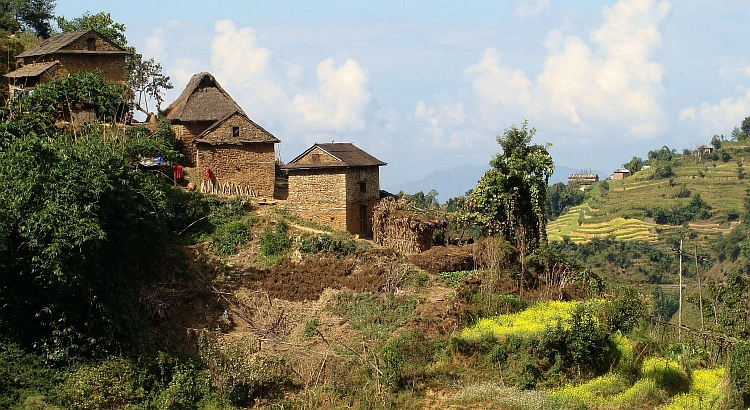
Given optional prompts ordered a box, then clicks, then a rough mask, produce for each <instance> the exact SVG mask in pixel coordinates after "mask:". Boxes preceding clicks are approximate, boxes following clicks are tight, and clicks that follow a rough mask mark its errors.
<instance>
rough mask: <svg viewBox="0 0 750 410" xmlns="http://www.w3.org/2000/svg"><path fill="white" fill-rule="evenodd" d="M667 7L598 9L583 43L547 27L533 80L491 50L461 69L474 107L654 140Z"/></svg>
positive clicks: (628, 4) (624, 0) (641, 1)
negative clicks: (657, 54) (595, 24)
mask: <svg viewBox="0 0 750 410" xmlns="http://www.w3.org/2000/svg"><path fill="white" fill-rule="evenodd" d="M669 10H670V5H669V3H668V2H666V1H661V2H658V1H656V0H620V1H618V2H617V3H616V4H615V5H614V6H612V7H604V9H603V15H604V22H603V24H602V25H601V26H600V27H599V28H598V29H597V30H595V31H593V32H592V33H591V34H590V41H589V42H586V41H585V40H583V39H581V38H580V37H577V36H570V35H565V34H563V33H562V32H561V31H560V30H551V31H550V32H549V33H548V35H547V39H546V40H545V47H546V48H547V53H548V54H547V57H546V60H545V63H544V67H543V70H542V72H541V73H540V74H539V75H538V76H537V77H536V78H535V79H534V81H531V80H529V79H528V76H527V75H526V74H525V73H524V72H523V71H521V70H518V69H513V68H512V67H510V66H508V65H504V64H502V62H501V61H500V55H499V53H498V52H497V51H495V50H493V49H488V50H486V51H485V52H484V53H483V54H482V58H481V59H480V61H479V62H478V63H477V64H475V65H473V66H471V67H469V68H467V69H466V71H465V74H466V76H467V77H469V78H470V79H471V81H472V86H473V89H474V93H475V96H476V97H477V99H478V100H479V104H481V105H484V106H487V107H490V108H488V109H486V110H485V112H486V114H490V115H492V113H493V112H497V111H498V107H503V108H505V107H511V108H513V107H515V108H516V109H519V108H521V109H523V110H524V115H525V116H526V117H527V118H529V117H531V118H533V119H535V120H541V121H548V122H553V123H554V122H559V123H561V124H563V125H565V126H573V127H577V128H579V130H580V131H582V132H587V133H590V134H592V135H593V134H602V133H603V132H604V131H605V130H607V131H608V132H609V133H610V135H611V132H612V130H615V132H616V133H617V134H618V135H623V134H624V135H628V136H632V137H652V136H655V135H657V134H658V133H659V132H660V130H662V129H663V128H665V114H664V109H663V107H662V105H661V102H662V94H663V86H662V74H663V69H662V67H661V65H660V64H658V63H655V62H653V61H650V60H651V55H652V54H653V52H654V51H655V50H657V49H658V48H659V47H660V46H661V41H662V39H661V33H660V31H659V28H658V25H659V23H660V22H661V21H662V20H664V19H665V18H666V17H667V15H668V14H669ZM485 116H486V115H485ZM540 117H541V118H540ZM485 119H486V120H489V119H488V118H485ZM490 119H491V118H490Z"/></svg>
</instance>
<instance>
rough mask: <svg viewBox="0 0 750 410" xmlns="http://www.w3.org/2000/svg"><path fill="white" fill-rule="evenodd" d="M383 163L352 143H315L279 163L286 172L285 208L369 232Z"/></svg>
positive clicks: (322, 221)
mask: <svg viewBox="0 0 750 410" xmlns="http://www.w3.org/2000/svg"><path fill="white" fill-rule="evenodd" d="M383 165H386V163H385V162H383V161H380V160H379V159H377V158H375V157H373V156H372V155H370V154H368V153H366V152H364V151H362V150H361V149H359V148H357V147H356V146H354V144H350V143H331V144H315V145H313V146H312V147H311V148H309V149H308V150H306V151H305V152H303V153H302V154H301V155H300V156H298V157H297V158H295V159H293V160H292V161H290V162H289V164H287V165H285V166H284V167H283V169H284V170H286V171H287V172H288V173H289V196H288V201H289V202H288V207H289V210H290V211H293V212H295V213H296V214H297V215H299V216H300V217H301V218H304V219H308V220H311V221H313V222H315V223H319V224H321V225H327V226H330V227H332V228H334V229H337V230H342V231H348V232H349V233H352V234H359V235H362V236H370V235H371V234H372V215H373V208H374V207H375V205H376V204H377V202H378V201H379V200H380V167H381V166H383Z"/></svg>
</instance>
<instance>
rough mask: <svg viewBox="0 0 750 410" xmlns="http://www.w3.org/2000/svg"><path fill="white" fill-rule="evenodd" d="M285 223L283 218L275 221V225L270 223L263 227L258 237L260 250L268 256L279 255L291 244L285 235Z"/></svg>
mask: <svg viewBox="0 0 750 410" xmlns="http://www.w3.org/2000/svg"><path fill="white" fill-rule="evenodd" d="M287 229H288V227H287V224H286V222H284V221H283V220H278V221H276V224H275V227H272V226H271V225H268V226H266V227H265V228H264V229H263V233H262V234H261V236H260V238H259V242H260V251H261V252H263V254H264V255H266V256H269V257H274V256H280V255H282V254H283V253H285V252H286V251H288V250H289V248H291V246H292V240H291V239H290V238H289V235H287Z"/></svg>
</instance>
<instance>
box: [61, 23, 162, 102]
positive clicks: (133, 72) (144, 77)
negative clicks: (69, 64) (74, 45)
mask: <svg viewBox="0 0 750 410" xmlns="http://www.w3.org/2000/svg"><path fill="white" fill-rule="evenodd" d="M56 21H57V25H58V26H59V27H60V29H61V30H62V31H76V30H89V29H93V30H96V31H97V32H99V33H100V34H101V35H103V36H104V37H106V38H108V39H109V40H111V41H112V42H114V43H115V44H117V45H118V46H120V47H122V48H124V49H126V50H129V51H132V52H133V53H134V54H133V55H132V56H129V57H128V59H127V67H126V70H125V71H126V82H127V84H128V86H129V87H130V89H131V90H132V91H133V100H132V103H133V106H134V108H135V109H137V110H138V111H141V112H143V113H145V114H148V113H149V109H150V108H149V101H155V102H156V109H157V111H160V110H161V104H162V103H163V102H164V92H165V91H166V90H170V89H172V88H173V85H172V83H171V82H170V81H169V77H168V76H165V75H164V74H163V72H162V67H161V64H159V63H157V62H155V61H154V59H153V58H150V59H144V58H143V56H142V55H141V54H138V53H136V50H135V47H131V46H128V40H127V37H126V36H125V25H124V24H122V23H116V22H115V21H114V20H112V16H111V15H110V14H109V13H105V12H100V13H98V14H93V15H92V14H91V13H90V12H88V11H87V12H86V13H84V14H83V16H81V17H78V18H74V19H72V20H67V19H65V17H57V18H56Z"/></svg>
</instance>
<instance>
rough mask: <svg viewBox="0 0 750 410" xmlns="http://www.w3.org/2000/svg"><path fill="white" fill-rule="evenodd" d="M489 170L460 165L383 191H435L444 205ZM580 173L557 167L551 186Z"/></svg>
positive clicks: (411, 192)
mask: <svg viewBox="0 0 750 410" xmlns="http://www.w3.org/2000/svg"><path fill="white" fill-rule="evenodd" d="M489 168H490V166H489V165H460V166H457V167H455V168H450V169H444V170H440V171H435V172H433V173H431V174H430V175H427V176H426V177H424V178H422V179H419V180H416V181H411V182H404V183H401V184H397V185H395V186H384V187H383V189H385V190H386V191H388V192H391V193H394V194H396V193H398V192H400V191H404V192H406V193H407V194H414V193H417V192H419V191H422V192H424V193H427V192H429V191H430V190H432V189H434V190H436V191H437V192H438V194H440V195H439V196H438V201H439V202H441V203H444V202H445V201H447V200H448V199H450V198H454V197H457V196H459V195H464V194H465V193H466V191H468V190H470V189H473V188H474V187H475V186H476V185H477V181H479V179H480V178H481V177H482V175H484V173H485V172H486V171H487V170H488V169H489ZM580 172H581V170H580V169H575V168H570V167H565V166H559V165H556V166H555V172H554V173H553V174H552V178H550V181H549V183H550V185H551V184H554V183H556V182H564V183H567V182H568V175H569V174H575V173H580ZM587 172H591V173H594V174H598V175H599V178H601V179H603V178H604V177H605V174H604V173H603V172H601V171H587Z"/></svg>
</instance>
